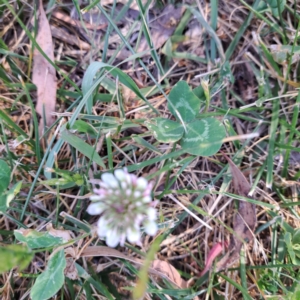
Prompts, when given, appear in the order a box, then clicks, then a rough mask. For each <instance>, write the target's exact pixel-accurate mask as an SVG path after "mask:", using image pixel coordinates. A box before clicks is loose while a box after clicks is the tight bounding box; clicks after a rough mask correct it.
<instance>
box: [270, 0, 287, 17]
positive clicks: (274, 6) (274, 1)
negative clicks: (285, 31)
mask: <svg viewBox="0 0 300 300" xmlns="http://www.w3.org/2000/svg"><path fill="white" fill-rule="evenodd" d="M266 2H267V3H268V5H269V6H270V9H271V11H272V14H273V16H274V17H279V14H281V13H282V12H283V11H284V6H285V5H286V0H266ZM278 2H279V9H278Z"/></svg>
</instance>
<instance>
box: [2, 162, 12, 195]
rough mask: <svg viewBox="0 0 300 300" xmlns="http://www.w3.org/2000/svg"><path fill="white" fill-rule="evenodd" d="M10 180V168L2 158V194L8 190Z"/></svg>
mask: <svg viewBox="0 0 300 300" xmlns="http://www.w3.org/2000/svg"><path fill="white" fill-rule="evenodd" d="M9 180H10V168H9V166H8V165H7V163H6V162H5V161H4V160H2V159H1V160H0V194H2V193H3V192H4V191H6V189H7V187H8V185H9Z"/></svg>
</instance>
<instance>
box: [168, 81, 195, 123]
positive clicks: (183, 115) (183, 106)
mask: <svg viewBox="0 0 300 300" xmlns="http://www.w3.org/2000/svg"><path fill="white" fill-rule="evenodd" d="M169 100H170V101H169V103H168V109H169V110H170V112H171V113H172V114H173V116H175V118H176V119H177V120H178V121H179V122H182V121H184V122H191V121H193V120H194V119H195V117H196V114H197V113H198V112H199V110H200V101H199V99H198V97H196V96H195V94H194V93H193V92H192V90H191V89H190V87H189V85H188V84H187V83H186V82H185V81H179V82H178V83H177V84H176V85H175V86H174V87H173V89H172V90H171V92H170V95H169Z"/></svg>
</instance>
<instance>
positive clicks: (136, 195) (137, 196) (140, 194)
mask: <svg viewBox="0 0 300 300" xmlns="http://www.w3.org/2000/svg"><path fill="white" fill-rule="evenodd" d="M133 196H134V197H135V198H139V197H141V196H142V193H141V192H140V191H135V192H134V193H133Z"/></svg>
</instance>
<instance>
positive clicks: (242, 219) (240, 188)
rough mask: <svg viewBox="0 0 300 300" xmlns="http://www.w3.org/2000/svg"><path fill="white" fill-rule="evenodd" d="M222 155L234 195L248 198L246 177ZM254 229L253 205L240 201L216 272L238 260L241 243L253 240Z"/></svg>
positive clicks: (254, 213) (248, 187) (248, 185)
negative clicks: (224, 251) (230, 174)
mask: <svg viewBox="0 0 300 300" xmlns="http://www.w3.org/2000/svg"><path fill="white" fill-rule="evenodd" d="M223 155H224V157H225V158H226V159H227V161H228V163H229V165H230V169H231V173H232V181H233V186H234V190H235V193H236V194H238V195H241V196H244V197H249V196H248V193H249V191H250V189H251V186H250V184H249V182H248V181H247V179H246V177H245V176H244V174H243V173H242V172H241V171H240V170H239V169H238V167H237V166H236V165H235V164H234V163H233V161H232V160H231V159H230V158H229V157H228V156H227V155H225V154H224V153H223ZM255 227H256V209H255V205H254V204H252V203H249V202H247V201H240V202H239V209H238V212H237V214H236V215H235V217H234V220H233V230H234V234H233V235H232V236H231V239H230V245H229V248H228V252H227V254H226V255H225V256H224V257H223V258H222V259H221V260H220V261H219V262H218V263H217V268H216V269H217V271H220V270H222V269H225V268H228V267H229V266H231V265H232V264H234V263H235V262H236V261H237V260H238V259H239V257H240V251H241V248H242V245H243V243H244V242H248V243H249V242H251V241H252V240H253V232H254V229H255Z"/></svg>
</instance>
